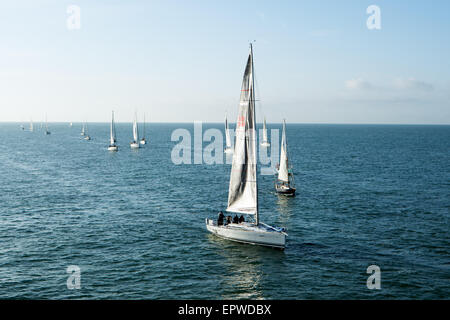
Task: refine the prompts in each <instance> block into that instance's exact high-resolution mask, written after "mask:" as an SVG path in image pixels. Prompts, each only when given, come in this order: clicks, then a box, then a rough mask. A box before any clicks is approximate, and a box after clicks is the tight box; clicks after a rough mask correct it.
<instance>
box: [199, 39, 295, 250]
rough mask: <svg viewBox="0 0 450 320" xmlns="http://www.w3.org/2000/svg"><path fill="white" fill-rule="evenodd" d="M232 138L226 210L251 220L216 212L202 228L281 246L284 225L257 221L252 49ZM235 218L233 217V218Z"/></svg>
mask: <svg viewBox="0 0 450 320" xmlns="http://www.w3.org/2000/svg"><path fill="white" fill-rule="evenodd" d="M235 132H236V139H235V141H236V142H235V146H234V153H233V164H232V168H231V174H230V185H229V190H228V208H227V211H228V212H232V213H239V214H246V215H247V217H250V219H251V220H253V221H252V222H245V221H243V216H241V218H239V219H236V218H237V215H236V216H235V219H233V221H229V219H227V221H223V218H224V216H223V213H222V212H219V219H218V220H217V221H215V220H212V219H206V221H205V222H206V228H207V230H208V231H210V232H212V233H213V234H215V235H217V236H219V237H222V238H225V239H228V240H233V241H237V242H243V243H249V244H256V245H262V246H269V247H275V248H280V249H284V247H285V245H286V236H287V234H286V232H285V229H284V228H277V227H271V226H269V225H266V224H264V223H262V222H260V221H259V205H258V181H257V158H256V148H257V143H256V117H255V93H254V73H253V50H252V45H251V44H250V54H249V57H248V60H247V65H246V68H245V73H244V79H243V81H242V90H241V98H240V104H239V114H238V118H237V123H236V130H235ZM236 220H237V221H236Z"/></svg>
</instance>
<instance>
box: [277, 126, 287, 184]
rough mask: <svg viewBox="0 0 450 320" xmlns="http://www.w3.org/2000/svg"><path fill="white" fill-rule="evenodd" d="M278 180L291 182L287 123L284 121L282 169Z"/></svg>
mask: <svg viewBox="0 0 450 320" xmlns="http://www.w3.org/2000/svg"><path fill="white" fill-rule="evenodd" d="M278 180H280V181H284V182H289V174H288V156H287V140H286V121H284V120H283V133H282V136H281V153H280V169H279V170H278Z"/></svg>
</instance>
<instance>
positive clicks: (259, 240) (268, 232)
mask: <svg viewBox="0 0 450 320" xmlns="http://www.w3.org/2000/svg"><path fill="white" fill-rule="evenodd" d="M206 229H208V231H210V232H212V233H214V234H215V235H217V236H219V237H221V238H224V239H228V240H232V241H237V242H242V243H248V244H254V245H260V246H267V247H273V248H279V249H284V248H285V246H286V233H285V232H283V231H281V230H280V231H278V230H275V229H274V228H273V227H270V226H267V225H265V224H261V225H259V226H255V225H253V224H250V223H245V222H244V223H239V224H237V223H230V224H228V225H225V226H218V225H217V223H216V221H214V220H211V219H206Z"/></svg>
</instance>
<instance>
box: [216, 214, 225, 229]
mask: <svg viewBox="0 0 450 320" xmlns="http://www.w3.org/2000/svg"><path fill="white" fill-rule="evenodd" d="M223 218H224V215H223V212H222V211H220V212H219V218H217V225H218V226H222V225H223Z"/></svg>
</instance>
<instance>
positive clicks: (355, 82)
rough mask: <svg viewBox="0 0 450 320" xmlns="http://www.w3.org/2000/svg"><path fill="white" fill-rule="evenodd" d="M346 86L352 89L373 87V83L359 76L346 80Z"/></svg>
mask: <svg viewBox="0 0 450 320" xmlns="http://www.w3.org/2000/svg"><path fill="white" fill-rule="evenodd" d="M345 87H346V88H348V89H352V90H360V89H370V88H373V85H372V84H371V83H370V82H368V81H366V80H364V79H361V78H358V79H351V80H347V81H345Z"/></svg>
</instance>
